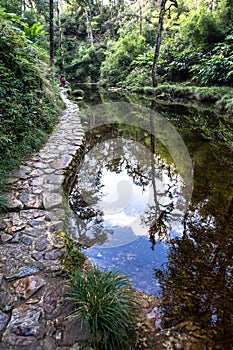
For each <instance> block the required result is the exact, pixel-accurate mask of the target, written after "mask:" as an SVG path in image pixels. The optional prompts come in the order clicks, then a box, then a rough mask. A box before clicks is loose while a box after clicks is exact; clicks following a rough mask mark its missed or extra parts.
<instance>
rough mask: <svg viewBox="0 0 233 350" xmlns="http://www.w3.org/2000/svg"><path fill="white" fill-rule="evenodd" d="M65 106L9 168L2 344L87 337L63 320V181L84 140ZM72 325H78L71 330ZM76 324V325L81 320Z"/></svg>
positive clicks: (71, 108)
mask: <svg viewBox="0 0 233 350" xmlns="http://www.w3.org/2000/svg"><path fill="white" fill-rule="evenodd" d="M61 95H62V98H63V100H64V102H65V103H66V109H65V111H64V112H63V114H62V116H61V117H60V120H59V123H58V125H57V128H56V129H55V131H54V132H53V134H52V135H51V136H50V138H49V139H48V141H47V142H46V144H45V145H44V146H43V147H42V148H41V150H40V151H39V152H38V153H37V154H34V155H33V156H32V158H31V159H29V160H28V161H26V162H24V163H23V164H22V166H21V167H20V169H19V170H17V171H14V173H13V174H12V178H11V179H10V181H9V185H8V188H7V189H6V190H7V197H8V199H9V203H10V211H9V212H8V213H7V214H6V215H5V216H2V217H1V218H0V252H1V258H0V337H1V342H0V349H7V350H8V349H21V348H22V346H23V348H25V349H32V350H34V349H35V350H39V349H46V350H50V349H51V350H54V349H59V348H60V347H62V349H65V348H66V346H67V348H69V349H71V345H72V344H74V343H75V342H78V341H82V340H85V335H84V334H82V332H77V327H78V325H77V324H74V322H71V323H70V325H69V324H68V323H69V322H67V321H66V322H64V316H65V315H66V314H67V312H68V311H69V310H67V309H66V308H67V306H66V305H65V304H62V303H61V298H62V296H63V292H64V288H65V282H66V273H65V270H64V266H63V264H62V259H64V257H65V255H66V249H65V244H64V237H63V236H62V235H61V234H59V232H61V231H66V228H67V218H68V213H69V208H68V205H67V195H66V194H65V193H64V190H63V186H62V185H63V183H64V182H65V179H66V178H67V169H68V167H70V166H71V165H72V162H74V161H75V155H76V153H77V150H78V149H79V147H80V145H81V144H82V142H83V136H84V132H83V130H82V126H81V123H80V119H79V118H78V116H77V109H78V108H77V106H76V105H75V104H73V103H71V102H70V101H69V100H68V99H67V98H66V96H65V93H64V90H62V91H61ZM74 327H75V328H76V332H74ZM79 329H80V325H79Z"/></svg>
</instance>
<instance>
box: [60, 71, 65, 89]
mask: <svg viewBox="0 0 233 350" xmlns="http://www.w3.org/2000/svg"><path fill="white" fill-rule="evenodd" d="M60 82H61V87H63V88H64V87H65V86H66V78H65V76H64V74H62V75H61V77H60Z"/></svg>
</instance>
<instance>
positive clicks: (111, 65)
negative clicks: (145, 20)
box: [100, 32, 146, 86]
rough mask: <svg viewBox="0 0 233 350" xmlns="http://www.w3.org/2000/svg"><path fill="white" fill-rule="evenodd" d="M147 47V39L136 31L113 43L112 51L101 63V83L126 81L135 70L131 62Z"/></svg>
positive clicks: (110, 83) (108, 83)
mask: <svg viewBox="0 0 233 350" xmlns="http://www.w3.org/2000/svg"><path fill="white" fill-rule="evenodd" d="M145 48H146V45H145V39H144V38H143V37H142V36H141V35H139V34H138V33H136V32H131V33H130V34H127V35H125V36H123V37H120V39H119V40H118V41H117V42H114V43H112V47H111V48H110V52H109V54H108V55H107V56H106V59H105V61H104V62H103V63H102V65H101V75H100V83H101V84H103V85H110V86H116V85H117V84H118V83H120V82H124V81H125V79H126V78H127V76H128V75H129V73H130V72H131V71H132V70H133V66H131V63H132V62H133V60H134V59H135V58H136V57H137V56H138V55H140V54H142V53H143V52H144V51H145Z"/></svg>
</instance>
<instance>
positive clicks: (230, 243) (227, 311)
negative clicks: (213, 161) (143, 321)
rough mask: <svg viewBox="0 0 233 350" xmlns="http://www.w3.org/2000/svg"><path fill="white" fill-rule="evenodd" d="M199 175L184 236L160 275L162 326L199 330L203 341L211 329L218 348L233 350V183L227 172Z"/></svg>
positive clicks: (173, 246)
mask: <svg viewBox="0 0 233 350" xmlns="http://www.w3.org/2000/svg"><path fill="white" fill-rule="evenodd" d="M210 169H211V170H210ZM216 169H217V168H216ZM199 171H200V169H198V167H197V168H196V176H197V177H196V182H195V186H196V188H195V187H194V193H193V199H192V205H190V207H189V210H188V212H187V213H186V215H185V217H184V231H183V236H182V237H181V238H175V239H173V240H171V242H170V243H171V244H170V250H169V253H168V263H167V264H166V266H164V269H162V270H156V272H155V275H156V278H158V279H159V281H160V283H161V288H162V299H161V309H162V312H163V317H162V325H163V327H165V328H166V327H171V326H175V328H176V329H180V330H181V329H182V328H185V329H186V331H191V333H195V331H197V333H198V334H197V333H196V335H197V337H198V336H200V333H201V330H202V331H203V330H205V331H206V333H207V334H208V336H209V337H210V338H212V341H213V342H214V346H215V345H216V349H231V348H232V347H231V344H233V294H232V288H233V274H232V273H233V267H232V258H233V199H232V191H231V190H230V189H231V186H230V184H231V182H232V180H231V175H230V174H229V175H230V176H228V177H227V173H226V172H225V173H224V172H223V170H221V169H218V172H216V171H215V170H214V169H213V168H210V167H206V172H205V177H204V178H203V173H202V172H199ZM199 176H201V177H202V178H199ZM223 178H224V181H222V179H223ZM203 194H204V195H203ZM191 325H192V326H191ZM213 338H214V340H213ZM199 339H200V341H201V337H200V338H199ZM203 339H204V338H203ZM211 349H215V347H213V348H212V347H211Z"/></svg>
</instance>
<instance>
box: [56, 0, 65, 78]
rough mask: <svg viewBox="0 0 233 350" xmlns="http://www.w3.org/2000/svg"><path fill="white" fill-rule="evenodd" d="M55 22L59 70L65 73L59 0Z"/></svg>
mask: <svg viewBox="0 0 233 350" xmlns="http://www.w3.org/2000/svg"><path fill="white" fill-rule="evenodd" d="M57 22H58V29H59V46H60V55H61V70H62V74H64V75H65V58H64V51H63V37H62V27H61V19H60V9H59V1H58V4H57Z"/></svg>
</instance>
